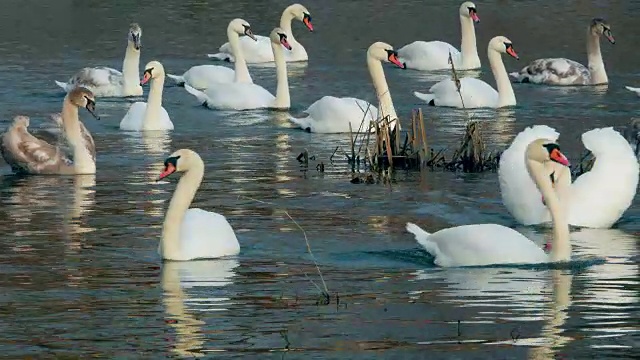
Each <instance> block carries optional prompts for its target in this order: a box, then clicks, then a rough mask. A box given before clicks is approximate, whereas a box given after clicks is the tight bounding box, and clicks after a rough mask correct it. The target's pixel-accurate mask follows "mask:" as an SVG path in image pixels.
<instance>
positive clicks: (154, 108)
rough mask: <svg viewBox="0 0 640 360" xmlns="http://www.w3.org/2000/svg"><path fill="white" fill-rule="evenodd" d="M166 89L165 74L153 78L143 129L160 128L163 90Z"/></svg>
mask: <svg viewBox="0 0 640 360" xmlns="http://www.w3.org/2000/svg"><path fill="white" fill-rule="evenodd" d="M163 89H164V74H162V76H159V77H154V78H153V79H151V85H150V86H149V96H148V97H147V109H146V110H145V112H144V119H143V120H142V130H146V129H158V128H159V126H158V123H159V121H160V110H161V109H162V90H163Z"/></svg>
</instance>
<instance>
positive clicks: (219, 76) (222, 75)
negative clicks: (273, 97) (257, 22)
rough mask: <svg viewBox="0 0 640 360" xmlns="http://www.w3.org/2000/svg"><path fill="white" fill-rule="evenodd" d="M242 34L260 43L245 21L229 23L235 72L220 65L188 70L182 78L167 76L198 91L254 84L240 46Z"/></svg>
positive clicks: (229, 37) (228, 33)
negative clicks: (223, 86) (239, 84)
mask: <svg viewBox="0 0 640 360" xmlns="http://www.w3.org/2000/svg"><path fill="white" fill-rule="evenodd" d="M240 34H244V35H247V36H248V37H249V38H251V39H253V40H254V41H258V40H257V39H256V37H255V35H253V31H252V30H251V26H250V25H249V23H248V22H246V21H245V20H242V19H233V20H231V22H229V26H227V38H228V39H229V44H231V49H232V51H233V53H234V54H235V56H236V62H235V65H234V68H235V71H234V70H231V69H229V68H228V67H225V66H220V65H198V66H194V67H192V68H191V69H189V70H187V71H186V72H185V73H184V74H182V76H177V75H171V74H167V76H169V77H170V78H171V79H173V80H174V81H175V82H176V84H178V85H179V86H184V83H185V82H186V83H187V84H189V86H191V87H193V88H196V89H198V90H204V89H206V88H207V87H209V84H212V83H230V82H241V83H249V84H251V83H253V79H251V75H250V74H249V68H247V62H246V61H245V59H244V55H243V53H242V51H243V50H242V47H241V46H240V36H239V35H240Z"/></svg>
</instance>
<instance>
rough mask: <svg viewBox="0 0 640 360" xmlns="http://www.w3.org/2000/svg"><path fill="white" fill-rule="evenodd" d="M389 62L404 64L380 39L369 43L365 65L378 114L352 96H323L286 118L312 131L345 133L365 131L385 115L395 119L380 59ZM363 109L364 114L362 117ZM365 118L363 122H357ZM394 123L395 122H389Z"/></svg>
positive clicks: (371, 107) (373, 107)
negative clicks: (377, 103) (298, 115)
mask: <svg viewBox="0 0 640 360" xmlns="http://www.w3.org/2000/svg"><path fill="white" fill-rule="evenodd" d="M383 61H384V62H391V63H394V64H395V65H397V66H399V67H400V68H404V65H403V64H402V63H401V62H400V61H399V60H398V53H397V52H396V51H394V50H393V47H392V46H391V45H389V44H385V43H383V42H376V43H373V44H372V45H371V46H369V49H368V50H367V67H368V68H369V74H370V75H371V80H372V81H373V87H374V88H375V90H376V96H377V97H378V99H379V103H380V114H379V113H378V109H376V107H375V106H373V105H371V104H370V103H368V102H366V101H364V100H360V99H356V98H352V97H342V98H337V97H333V96H324V97H322V98H321V99H320V100H317V101H316V102H314V103H313V104H311V106H309V107H308V108H307V109H306V110H305V111H304V113H306V114H307V115H308V116H307V117H302V118H294V117H290V118H289V120H290V121H291V122H293V123H294V124H296V125H298V126H300V128H302V129H304V130H306V131H308V132H315V133H345V132H349V124H351V131H354V132H357V131H358V129H360V130H361V131H367V130H368V129H369V123H370V122H371V121H377V120H378V119H380V118H383V117H385V116H387V115H389V119H391V120H394V119H397V118H398V116H397V115H396V110H395V108H394V107H393V102H392V100H391V94H390V93H389V86H388V85H387V80H386V78H385V76H384V69H383V68H382V62H383ZM365 112H366V117H365ZM363 118H365V122H364V124H362V127H361V123H362V120H363ZM392 125H395V122H393V123H392Z"/></svg>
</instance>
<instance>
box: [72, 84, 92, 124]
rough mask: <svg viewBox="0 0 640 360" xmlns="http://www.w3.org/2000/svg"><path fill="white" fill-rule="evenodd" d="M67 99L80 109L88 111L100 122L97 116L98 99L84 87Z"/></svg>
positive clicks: (73, 92)
mask: <svg viewBox="0 0 640 360" xmlns="http://www.w3.org/2000/svg"><path fill="white" fill-rule="evenodd" d="M67 98H68V99H69V102H70V103H71V104H73V105H74V106H76V107H79V108H81V107H82V108H85V109H87V111H88V112H89V113H90V114H91V115H93V117H94V118H96V120H100V117H99V116H98V115H97V114H96V97H95V96H94V95H93V93H92V92H91V90H89V89H87V88H84V87H77V88H75V89H73V90H71V91H70V92H69V93H68V94H67Z"/></svg>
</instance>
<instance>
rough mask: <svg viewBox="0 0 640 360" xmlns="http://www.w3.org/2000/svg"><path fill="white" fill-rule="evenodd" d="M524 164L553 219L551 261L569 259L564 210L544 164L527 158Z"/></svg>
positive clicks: (567, 224)
mask: <svg viewBox="0 0 640 360" xmlns="http://www.w3.org/2000/svg"><path fill="white" fill-rule="evenodd" d="M526 164H527V170H528V171H529V175H530V176H531V178H532V179H533V181H534V182H535V183H536V186H537V187H538V189H539V190H540V193H542V196H544V200H545V203H546V206H547V208H548V209H549V212H550V213H551V220H552V221H553V245H552V247H551V253H550V254H549V256H550V257H551V261H554V262H555V261H569V260H570V259H571V243H570V237H569V223H568V221H567V216H566V212H565V211H564V209H563V208H562V205H561V204H560V200H559V199H558V196H557V195H556V192H555V191H554V189H553V184H552V183H551V179H550V178H549V176H548V174H547V173H546V171H545V167H544V165H542V164H540V163H539V162H537V161H533V160H529V159H527V160H526Z"/></svg>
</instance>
